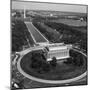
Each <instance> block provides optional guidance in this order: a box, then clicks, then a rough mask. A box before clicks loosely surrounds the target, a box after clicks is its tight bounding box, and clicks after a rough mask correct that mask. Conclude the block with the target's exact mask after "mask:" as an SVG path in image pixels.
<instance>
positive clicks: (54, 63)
mask: <svg viewBox="0 0 90 90" xmlns="http://www.w3.org/2000/svg"><path fill="white" fill-rule="evenodd" d="M56 64H57V59H56V57H53V58H52V61H50V65H51V66H52V67H56Z"/></svg>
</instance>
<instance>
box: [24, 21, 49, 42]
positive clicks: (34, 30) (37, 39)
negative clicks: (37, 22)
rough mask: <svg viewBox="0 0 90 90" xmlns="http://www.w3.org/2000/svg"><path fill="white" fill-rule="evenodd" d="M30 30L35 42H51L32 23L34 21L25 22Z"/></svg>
mask: <svg viewBox="0 0 90 90" xmlns="http://www.w3.org/2000/svg"><path fill="white" fill-rule="evenodd" d="M25 24H26V26H27V28H28V31H29V32H30V34H31V36H32V38H33V40H34V42H35V43H47V42H49V41H48V40H47V39H46V38H45V37H44V36H43V35H42V34H41V33H40V32H39V30H38V29H37V28H36V27H35V26H34V25H33V24H32V22H25Z"/></svg>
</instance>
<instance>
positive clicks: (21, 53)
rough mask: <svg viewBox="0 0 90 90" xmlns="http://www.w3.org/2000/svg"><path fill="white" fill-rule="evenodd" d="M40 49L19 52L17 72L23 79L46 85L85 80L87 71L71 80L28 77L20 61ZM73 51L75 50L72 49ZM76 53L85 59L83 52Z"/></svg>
mask: <svg viewBox="0 0 90 90" xmlns="http://www.w3.org/2000/svg"><path fill="white" fill-rule="evenodd" d="M39 48H40V47H34V48H30V49H28V50H25V51H22V52H20V53H19V54H20V55H21V57H20V58H19V59H18V62H17V68H18V70H19V72H20V73H22V74H23V75H24V76H25V77H27V78H29V79H31V80H34V81H37V82H41V83H46V84H47V83H48V84H67V83H71V82H75V81H78V80H81V79H82V78H85V77H86V75H87V71H86V72H84V73H83V74H81V75H80V76H77V77H74V78H71V79H66V80H46V79H40V78H37V77H34V76H32V75H29V74H27V73H26V72H24V71H23V70H22V68H21V64H20V62H21V60H22V58H23V56H24V55H25V54H27V53H29V52H31V51H32V50H37V49H39ZM74 50H75V49H74ZM76 51H77V52H80V53H81V54H83V55H84V56H85V57H86V54H84V53H83V52H81V51H78V50H76Z"/></svg>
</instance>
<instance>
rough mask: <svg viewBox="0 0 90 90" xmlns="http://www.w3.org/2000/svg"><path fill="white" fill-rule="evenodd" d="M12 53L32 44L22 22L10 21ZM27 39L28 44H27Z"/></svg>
mask: <svg viewBox="0 0 90 90" xmlns="http://www.w3.org/2000/svg"><path fill="white" fill-rule="evenodd" d="M11 36H12V51H13V52H14V51H20V50H22V46H24V45H28V43H30V44H32V43H33V41H32V40H31V37H30V33H29V32H28V30H27V27H26V25H25V23H24V22H23V21H22V20H17V19H12V34H11ZM27 39H28V40H29V42H27Z"/></svg>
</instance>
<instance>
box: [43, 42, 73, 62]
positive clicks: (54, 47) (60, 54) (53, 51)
mask: <svg viewBox="0 0 90 90" xmlns="http://www.w3.org/2000/svg"><path fill="white" fill-rule="evenodd" d="M45 46H46V47H48V49H49V50H48V54H47V61H50V60H52V58H53V57H56V59H65V58H69V57H70V55H69V51H70V49H71V48H72V45H70V44H69V45H65V44H63V43H54V44H47V45H45Z"/></svg>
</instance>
